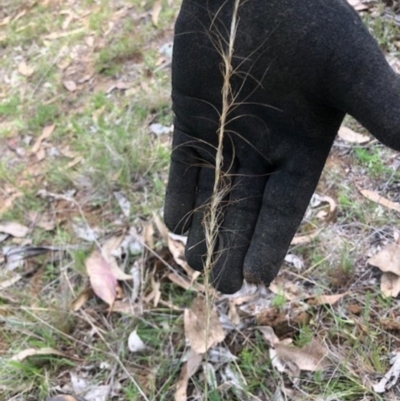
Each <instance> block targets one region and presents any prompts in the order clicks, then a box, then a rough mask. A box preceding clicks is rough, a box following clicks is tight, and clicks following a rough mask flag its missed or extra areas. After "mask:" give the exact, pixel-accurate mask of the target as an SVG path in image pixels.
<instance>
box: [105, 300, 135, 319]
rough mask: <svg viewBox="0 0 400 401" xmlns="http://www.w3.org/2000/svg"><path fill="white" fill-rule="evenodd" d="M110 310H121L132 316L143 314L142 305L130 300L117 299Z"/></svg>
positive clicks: (120, 311)
mask: <svg viewBox="0 0 400 401" xmlns="http://www.w3.org/2000/svg"><path fill="white" fill-rule="evenodd" d="M110 312H119V313H124V314H126V315H130V316H140V315H141V314H142V310H141V307H140V306H139V305H137V304H133V303H132V302H130V301H115V302H114V304H113V305H112V307H110Z"/></svg>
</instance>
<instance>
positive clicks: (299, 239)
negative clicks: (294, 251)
mask: <svg viewBox="0 0 400 401" xmlns="http://www.w3.org/2000/svg"><path fill="white" fill-rule="evenodd" d="M321 231H322V228H320V229H318V230H316V231H314V232H313V233H310V234H305V235H295V236H294V237H293V239H292V242H291V245H305V244H309V243H310V242H312V241H313V240H314V239H315V238H316V237H318V235H319V234H320V232H321Z"/></svg>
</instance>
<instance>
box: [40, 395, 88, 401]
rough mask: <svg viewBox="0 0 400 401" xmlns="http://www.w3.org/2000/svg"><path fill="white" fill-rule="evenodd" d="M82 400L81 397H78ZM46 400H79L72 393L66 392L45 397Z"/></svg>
mask: <svg viewBox="0 0 400 401" xmlns="http://www.w3.org/2000/svg"><path fill="white" fill-rule="evenodd" d="M80 400H82V398H80ZM46 401H79V400H78V399H77V398H75V397H73V396H72V395H67V394H59V395H56V396H55V397H51V398H47V399H46Z"/></svg>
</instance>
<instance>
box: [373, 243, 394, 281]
mask: <svg viewBox="0 0 400 401" xmlns="http://www.w3.org/2000/svg"><path fill="white" fill-rule="evenodd" d="M368 263H369V264H370V265H372V266H375V267H378V268H379V269H380V270H382V271H383V272H391V273H394V274H396V275H398V276H400V245H398V244H396V243H392V244H389V245H387V246H385V248H383V249H382V250H381V251H380V252H378V253H377V254H375V255H374V256H372V257H371V258H369V259H368Z"/></svg>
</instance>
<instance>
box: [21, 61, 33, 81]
mask: <svg viewBox="0 0 400 401" xmlns="http://www.w3.org/2000/svg"><path fill="white" fill-rule="evenodd" d="M18 72H19V73H20V74H21V75H23V76H24V77H30V76H31V75H32V74H33V73H34V72H35V69H34V68H33V67H30V66H29V65H28V64H26V62H25V61H22V62H21V63H19V64H18Z"/></svg>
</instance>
